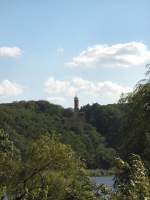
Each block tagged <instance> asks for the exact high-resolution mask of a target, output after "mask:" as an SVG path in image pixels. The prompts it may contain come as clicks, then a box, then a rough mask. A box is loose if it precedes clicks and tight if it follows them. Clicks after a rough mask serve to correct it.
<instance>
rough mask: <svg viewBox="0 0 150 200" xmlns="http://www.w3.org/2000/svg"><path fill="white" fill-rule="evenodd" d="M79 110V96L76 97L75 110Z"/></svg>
mask: <svg viewBox="0 0 150 200" xmlns="http://www.w3.org/2000/svg"><path fill="white" fill-rule="evenodd" d="M78 110H79V99H78V97H77V96H75V97H74V111H78Z"/></svg>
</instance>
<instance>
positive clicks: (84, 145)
mask: <svg viewBox="0 0 150 200" xmlns="http://www.w3.org/2000/svg"><path fill="white" fill-rule="evenodd" d="M149 74H150V71H149V70H148V71H147V73H146V77H145V79H144V80H142V81H139V83H138V84H137V85H136V86H135V88H134V90H133V92H131V93H129V94H124V95H122V96H121V98H120V100H119V101H118V103H117V104H110V105H100V104H98V103H95V104H93V105H85V106H83V107H81V108H80V110H79V111H78V112H74V110H73V109H71V108H67V109H65V108H63V107H61V106H59V105H54V104H51V103H49V102H47V101H42V100H41V101H20V102H13V103H3V104H0V158H1V159H0V197H1V198H3V196H5V195H6V194H7V195H8V196H9V199H16V200H17V199H18V200H19V199H21V200H23V199H24V200H25V199H27V200H29V199H31V200H32V199H36V200H47V199H53V200H63V199H64V200H86V199H91V200H92V199H93V200H94V199H116V200H119V199H129V200H130V199H133V200H134V199H135V200H136V199H143V200H144V199H145V200H146V199H150V187H149V175H150V173H149V172H150V79H149ZM112 168H114V173H115V182H114V187H115V188H116V189H115V191H108V189H107V188H105V187H104V186H103V185H101V187H99V188H97V187H96V186H95V185H93V184H92V183H91V182H90V180H89V179H88V177H87V176H86V169H104V170H109V169H112ZM116 169H117V170H116ZM102 194H103V195H102Z"/></svg>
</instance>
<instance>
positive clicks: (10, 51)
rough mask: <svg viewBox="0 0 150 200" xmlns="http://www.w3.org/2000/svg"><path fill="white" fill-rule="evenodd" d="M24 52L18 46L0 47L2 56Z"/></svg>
mask: <svg viewBox="0 0 150 200" xmlns="http://www.w3.org/2000/svg"><path fill="white" fill-rule="evenodd" d="M21 53H22V51H21V49H20V48H18V47H0V56H1V57H2V56H3V57H4V56H5V57H17V56H20V55H21Z"/></svg>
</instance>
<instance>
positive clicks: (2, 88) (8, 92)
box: [0, 80, 24, 97]
mask: <svg viewBox="0 0 150 200" xmlns="http://www.w3.org/2000/svg"><path fill="white" fill-rule="evenodd" d="M23 91H24V87H23V86H21V85H19V84H17V83H14V82H11V81H9V80H4V81H3V82H1V83H0V97H13V96H17V95H20V94H22V93H23Z"/></svg>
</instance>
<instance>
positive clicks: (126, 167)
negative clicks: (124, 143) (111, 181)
mask: <svg viewBox="0 0 150 200" xmlns="http://www.w3.org/2000/svg"><path fill="white" fill-rule="evenodd" d="M116 166H117V173H116V176H115V189H116V192H115V194H114V195H113V196H117V198H118V199H122V200H123V199H132V200H145V199H150V183H149V178H148V175H147V171H146V169H145V167H144V163H143V161H142V160H141V158H140V156H138V155H135V154H131V155H130V156H129V158H128V160H127V162H124V161H123V160H121V159H120V158H118V159H116Z"/></svg>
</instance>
